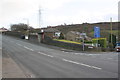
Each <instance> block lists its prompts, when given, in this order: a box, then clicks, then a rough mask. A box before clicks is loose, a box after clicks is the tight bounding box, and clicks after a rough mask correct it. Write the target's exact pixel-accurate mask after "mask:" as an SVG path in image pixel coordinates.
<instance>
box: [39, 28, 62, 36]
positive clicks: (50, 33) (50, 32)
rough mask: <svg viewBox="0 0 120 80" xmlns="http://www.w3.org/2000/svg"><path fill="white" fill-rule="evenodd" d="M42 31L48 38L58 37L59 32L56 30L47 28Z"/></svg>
mask: <svg viewBox="0 0 120 80" xmlns="http://www.w3.org/2000/svg"><path fill="white" fill-rule="evenodd" d="M41 30H43V31H44V35H46V36H48V37H50V38H59V37H60V33H61V32H60V31H59V30H57V29H56V28H53V27H49V28H43V29H41Z"/></svg>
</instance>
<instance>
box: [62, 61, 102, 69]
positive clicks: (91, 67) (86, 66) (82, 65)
mask: <svg viewBox="0 0 120 80" xmlns="http://www.w3.org/2000/svg"><path fill="white" fill-rule="evenodd" d="M62 60H63V61H66V62H70V63H74V64H78V65H82V66H86V67H90V68H94V69H98V70H101V69H102V68H99V67H96V66H90V65H87V64H83V63H79V62H75V61H71V60H67V59H62Z"/></svg>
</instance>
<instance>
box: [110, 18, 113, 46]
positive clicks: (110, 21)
mask: <svg viewBox="0 0 120 80" xmlns="http://www.w3.org/2000/svg"><path fill="white" fill-rule="evenodd" d="M110 27H111V32H110V33H111V44H112V42H113V41H112V18H110Z"/></svg>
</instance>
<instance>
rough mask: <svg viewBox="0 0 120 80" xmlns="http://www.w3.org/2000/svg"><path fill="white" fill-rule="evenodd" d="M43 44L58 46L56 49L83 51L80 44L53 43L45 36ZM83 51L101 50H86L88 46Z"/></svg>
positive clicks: (93, 49) (95, 49)
mask: <svg viewBox="0 0 120 80" xmlns="http://www.w3.org/2000/svg"><path fill="white" fill-rule="evenodd" d="M43 43H45V44H49V45H54V46H58V47H63V48H66V49H71V50H78V51H83V46H82V45H80V44H73V43H65V42H60V41H55V40H52V39H51V38H49V37H47V36H45V39H44V41H43ZM85 51H101V48H98V49H97V48H95V47H93V48H88V46H85Z"/></svg>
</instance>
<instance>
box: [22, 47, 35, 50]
mask: <svg viewBox="0 0 120 80" xmlns="http://www.w3.org/2000/svg"><path fill="white" fill-rule="evenodd" d="M24 48H26V49H28V50H31V51H34V50H33V49H30V48H28V47H26V46H24Z"/></svg>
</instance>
